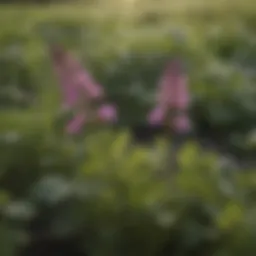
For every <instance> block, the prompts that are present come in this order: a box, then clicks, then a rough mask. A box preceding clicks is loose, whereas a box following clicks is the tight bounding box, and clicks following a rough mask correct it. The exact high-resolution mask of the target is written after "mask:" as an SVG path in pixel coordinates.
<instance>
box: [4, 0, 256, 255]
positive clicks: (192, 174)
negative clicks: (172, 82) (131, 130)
mask: <svg viewBox="0 0 256 256" xmlns="http://www.w3.org/2000/svg"><path fill="white" fill-rule="evenodd" d="M141 2H143V1H141ZM232 3H233V4H232V6H233V7H232V8H231V7H230V6H231V4H230V3H228V4H225V3H224V2H223V1H216V3H215V1H214V2H213V3H208V4H202V5H196V4H195V5H191V6H190V3H189V2H184V3H183V4H184V5H182V4H181V5H180V4H177V6H176V5H175V6H173V7H172V8H169V9H168V8H167V6H168V5H167V3H165V5H161V6H160V5H159V4H158V5H155V4H152V6H151V7H148V6H147V5H145V6H144V5H143V4H138V6H135V7H136V8H134V9H132V7H131V8H130V9H129V10H130V11H128V9H127V8H128V7H127V8H124V6H122V5H121V4H120V5H118V4H116V5H113V6H112V7H107V6H105V5H104V4H103V3H102V5H101V6H102V7H101V8H99V9H98V8H96V7H93V6H91V7H88V9H86V10H85V9H84V8H80V6H75V7H71V6H52V7H51V8H47V7H40V8H39V7H37V8H35V7H33V8H29V7H28V8H26V9H25V8H23V9H20V8H17V9H16V8H15V7H2V8H1V10H0V22H1V24H5V26H1V28H0V46H1V47H0V69H1V72H0V108H1V112H0V214H1V218H0V255H1V256H16V255H17V256H18V255H19V254H18V253H19V250H20V249H21V248H24V247H27V246H30V245H32V244H33V243H34V240H37V239H38V240H40V239H42V237H41V234H44V235H46V237H48V238H50V237H51V238H52V239H56V238H59V239H61V238H63V239H64V238H66V237H73V236H74V237H78V238H77V240H78V241H79V242H81V244H82V249H83V250H84V251H86V252H87V253H88V255H92V256H103V255H104V256H105V255H110V256H115V255H116V256H120V255H127V256H128V255H149V256H150V255H152V256H153V255H157V256H158V255H159V256H161V255H163V256H165V255H199V256H200V255H202V256H203V255H217V256H225V255H235V256H236V255H239V256H240V255H242V254H243V255H248V256H249V255H254V254H255V253H254V252H255V249H256V248H255V243H254V241H255V238H256V237H255V234H256V226H255V223H256V219H255V216H256V215H255V211H256V208H255V196H256V190H255V187H256V184H255V182H256V176H255V169H253V168H252V169H245V170H242V171H241V172H238V171H236V170H235V169H234V168H233V167H232V166H230V165H228V166H224V165H223V164H222V163H221V160H222V159H221V156H220V155H216V154H213V153H212V152H210V151H208V152H207V151H206V150H205V149H202V148H201V146H200V145H198V143H197V142H196V141H191V142H188V143H187V144H186V145H183V147H182V148H180V149H179V150H178V152H175V153H173V145H172V143H171V141H170V142H168V143H167V142H166V141H162V140H159V141H157V142H156V143H155V144H154V145H152V146H150V147H144V146H142V145H134V143H133V142H132V141H131V140H130V137H129V134H128V133H126V132H122V131H118V132H116V131H112V130H101V129H100V130H98V129H96V128H95V129H94V127H93V129H92V130H93V131H90V130H88V131H86V134H85V135H82V136H79V137H77V138H71V137H67V136H66V135H65V134H62V133H61V132H60V130H59V126H61V125H59V123H58V121H56V116H57V115H58V111H59V98H58V86H57V84H56V81H55V79H54V75H53V73H52V70H51V65H50V62H49V58H48V56H47V44H48V43H49V42H53V41H54V42H60V43H61V44H63V45H64V46H65V47H67V48H68V49H70V50H73V51H74V52H75V53H76V54H78V55H79V57H80V59H81V60H82V61H83V62H84V63H86V66H87V67H88V68H89V69H90V70H91V72H92V73H93V74H94V76H95V77H96V78H97V80H98V81H99V82H100V83H102V84H103V85H104V87H105V88H106V90H107V92H108V94H109V97H110V99H111V100H112V101H114V102H116V103H117V104H118V106H119V107H120V114H121V115H120V116H121V117H120V126H124V127H128V126H131V125H133V124H136V123H137V122H140V121H142V120H143V119H144V118H145V114H146V113H147V111H148V110H149V108H150V107H151V106H152V104H153V100H154V98H153V97H154V90H155V84H156V83H157V81H158V78H159V77H160V75H161V70H162V68H163V67H164V63H165V61H166V60H168V59H169V58H171V57H173V56H179V57H180V58H182V59H183V60H184V61H185V64H186V66H187V70H188V73H189V77H190V84H191V91H192V95H193V98H192V100H193V102H192V107H191V116H192V117H193V120H194V122H195V128H196V129H197V130H198V131H199V133H202V134H207V135H209V136H210V137H211V136H212V137H214V138H218V139H220V140H221V141H222V144H224V145H228V146H229V147H230V148H232V149H236V150H237V151H239V152H240V153H241V154H243V155H245V156H249V155H253V154H255V123H256V119H255V118H256V89H255V88H256V87H255V81H256V76H255V72H254V70H255V68H256V62H255V57H256V48H255V45H256V44H255V42H256V41H255V40H256V37H255V24H256V20H255V11H256V9H255V4H254V3H253V1H249V0H248V1H232ZM186 6H187V8H190V10H191V11H190V12H189V13H186ZM200 6H201V7H202V8H201V7H200ZM103 7H104V8H103ZM163 7H164V8H163ZM119 8H120V9H119ZM103 9H104V11H103ZM17 24H18V25H17ZM56 122H57V124H58V125H56ZM118 129H119V127H118ZM118 129H117V130H118ZM174 158H175V159H176V162H177V163H176V164H177V165H178V166H179V169H180V170H179V172H176V169H175V168H174V166H175V165H174V163H173V162H172V161H173V159H174ZM34 225H35V226H36V228H35V227H34ZM32 226H33V227H34V229H33V228H32ZM32 229H33V230H32ZM70 240H71V238H70ZM32 255H37V254H32ZM45 255H47V253H45ZM26 256H29V255H28V254H27V255H26Z"/></svg>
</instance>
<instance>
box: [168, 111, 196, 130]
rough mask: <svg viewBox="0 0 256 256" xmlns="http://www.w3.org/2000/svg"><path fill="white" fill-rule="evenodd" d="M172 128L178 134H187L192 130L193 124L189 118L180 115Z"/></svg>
mask: <svg viewBox="0 0 256 256" xmlns="http://www.w3.org/2000/svg"><path fill="white" fill-rule="evenodd" d="M171 126H172V127H173V130H174V131H175V132H178V133H186V132H189V131H190V130H191V122H190V119H189V118H188V116H186V115H180V116H176V117H174V118H173V120H172V123H171Z"/></svg>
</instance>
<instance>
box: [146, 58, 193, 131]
mask: <svg viewBox="0 0 256 256" xmlns="http://www.w3.org/2000/svg"><path fill="white" fill-rule="evenodd" d="M189 103H190V95H189V92H188V85H187V76H186V74H185V73H184V71H183V70H182V68H181V65H180V63H179V62H178V61H173V62H171V63H169V64H168V65H167V67H166V69H165V71H164V73H163V75H162V77H161V79H160V82H159V84H158V95H157V105H156V107H155V108H154V110H153V111H152V112H151V113H150V114H149V117H148V121H149V123H150V124H165V123H169V124H170V126H171V127H172V128H173V129H174V130H175V131H176V132H185V131H188V130H189V129H190V120H189V116H188V113H187V111H188V107H189ZM169 113H173V114H174V115H170V116H169ZM176 113H178V115H176ZM169 118H171V119H172V120H167V119H169Z"/></svg>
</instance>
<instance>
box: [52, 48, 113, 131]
mask: <svg viewBox="0 0 256 256" xmlns="http://www.w3.org/2000/svg"><path fill="white" fill-rule="evenodd" d="M50 56H51V58H52V61H53V67H54V69H55V72H56V74H57V76H58V79H59V82H60V85H61V89H62V93H63V108H64V109H67V110H71V111H72V112H73V113H74V118H73V119H72V120H71V121H70V122H69V123H68V124H67V126H66V131H67V132H68V133H70V134H74V133H79V132H80V131H81V129H82V127H83V126H84V125H85V124H87V123H90V122H102V123H108V122H115V121H116V120H117V111H116V107H115V106H114V105H112V104H109V103H106V101H105V97H104V96H105V95H104V94H105V93H104V90H103V88H102V87H101V86H100V85H99V84H97V83H96V82H95V81H94V80H93V78H92V77H91V76H90V74H89V73H88V72H87V71H86V69H83V68H82V66H81V64H80V63H79V62H78V61H77V60H76V59H75V58H74V57H73V56H72V55H71V54H69V53H67V52H65V51H64V50H63V49H62V48H61V47H59V46H58V47H57V46H54V47H51V48H50Z"/></svg>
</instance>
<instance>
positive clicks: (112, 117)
mask: <svg viewBox="0 0 256 256" xmlns="http://www.w3.org/2000/svg"><path fill="white" fill-rule="evenodd" d="M98 118H99V120H100V121H102V122H106V123H108V122H115V121H117V110H116V108H115V107H114V106H113V105H111V104H104V105H102V106H101V107H100V108H99V109H98Z"/></svg>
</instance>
